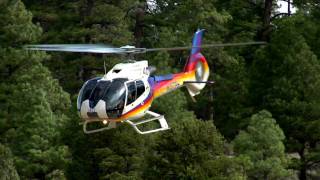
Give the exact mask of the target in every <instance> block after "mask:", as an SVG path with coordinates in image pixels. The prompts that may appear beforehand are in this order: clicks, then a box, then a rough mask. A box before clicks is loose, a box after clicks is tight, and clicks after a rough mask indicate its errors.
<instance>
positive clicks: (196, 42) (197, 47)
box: [191, 29, 205, 55]
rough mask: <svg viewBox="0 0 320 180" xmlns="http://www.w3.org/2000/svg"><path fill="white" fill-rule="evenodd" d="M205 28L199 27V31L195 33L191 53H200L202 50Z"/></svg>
mask: <svg viewBox="0 0 320 180" xmlns="http://www.w3.org/2000/svg"><path fill="white" fill-rule="evenodd" d="M204 31H205V30H204V29H201V30H200V29H198V30H197V32H195V33H194V36H193V40H192V47H194V48H192V49H191V55H193V54H196V53H199V52H200V51H201V48H200V46H201V44H202V37H203V33H204Z"/></svg>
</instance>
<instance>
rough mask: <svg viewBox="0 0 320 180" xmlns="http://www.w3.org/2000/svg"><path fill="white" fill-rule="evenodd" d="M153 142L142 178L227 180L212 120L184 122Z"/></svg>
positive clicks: (221, 152)
mask: <svg viewBox="0 0 320 180" xmlns="http://www.w3.org/2000/svg"><path fill="white" fill-rule="evenodd" d="M155 140H156V142H157V143H156V144H155V145H154V146H152V147H151V153H149V154H148V156H147V161H148V166H147V167H146V171H145V173H144V178H146V179H159V178H164V179H208V178H216V179H220V178H221V179H223V178H226V179H227V177H228V175H229V173H228V170H227V169H229V168H226V166H222V165H221V164H223V162H224V159H225V157H224V155H223V144H224V142H223V138H222V136H221V135H220V134H219V133H218V132H217V130H216V128H215V126H214V125H213V123H212V121H207V122H203V121H199V120H195V119H190V120H183V121H180V122H179V123H178V124H176V126H175V127H174V128H172V129H171V130H169V131H167V132H164V133H161V134H160V136H158V137H157V138H156V139H155ZM224 168H226V169H224ZM232 175H233V174H232ZM231 177H232V176H231Z"/></svg>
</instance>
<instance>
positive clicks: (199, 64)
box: [184, 29, 209, 97]
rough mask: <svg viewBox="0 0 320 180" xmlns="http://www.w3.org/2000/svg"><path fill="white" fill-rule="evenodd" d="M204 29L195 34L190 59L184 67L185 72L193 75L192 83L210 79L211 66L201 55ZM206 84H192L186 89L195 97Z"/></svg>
mask: <svg viewBox="0 0 320 180" xmlns="http://www.w3.org/2000/svg"><path fill="white" fill-rule="evenodd" d="M203 33H204V29H202V30H198V31H197V32H195V34H194V36H193V40H192V47H193V48H192V49H191V53H190V57H189V58H188V61H187V63H186V65H185V67H184V72H191V73H193V76H192V79H190V80H191V81H207V80H208V78H209V66H208V63H207V60H206V59H205V57H204V56H203V55H202V54H201V52H200V51H201V44H202V36H203ZM205 85H206V84H205V83H190V84H187V85H186V87H187V89H188V91H189V94H190V95H191V96H192V97H193V96H195V95H197V94H199V93H200V91H201V90H202V89H203V88H204V87H205Z"/></svg>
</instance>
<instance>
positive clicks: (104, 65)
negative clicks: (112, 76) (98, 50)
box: [103, 60, 107, 74]
mask: <svg viewBox="0 0 320 180" xmlns="http://www.w3.org/2000/svg"><path fill="white" fill-rule="evenodd" d="M103 68H104V74H107V68H106V60H104V61H103Z"/></svg>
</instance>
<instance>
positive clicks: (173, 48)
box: [146, 41, 267, 52]
mask: <svg viewBox="0 0 320 180" xmlns="http://www.w3.org/2000/svg"><path fill="white" fill-rule="evenodd" d="M266 44H267V43H266V42H263V41H261V42H260V41H257V42H241V43H220V44H203V45H201V46H184V47H172V48H152V49H146V52H152V51H181V50H188V49H192V48H211V47H230V46H247V45H266Z"/></svg>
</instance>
